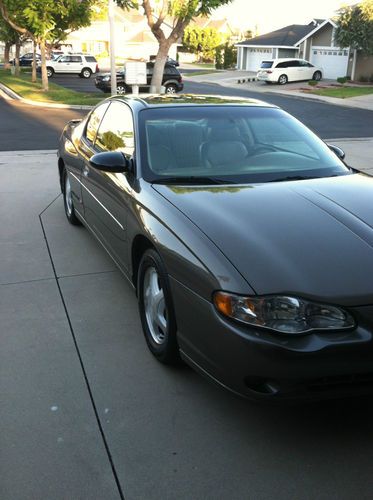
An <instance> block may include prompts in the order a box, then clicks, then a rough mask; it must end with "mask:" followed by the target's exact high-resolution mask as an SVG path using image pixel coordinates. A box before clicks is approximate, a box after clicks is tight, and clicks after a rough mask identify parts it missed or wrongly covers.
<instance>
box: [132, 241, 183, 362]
mask: <svg viewBox="0 0 373 500" xmlns="http://www.w3.org/2000/svg"><path fill="white" fill-rule="evenodd" d="M137 294H138V302H139V311H140V318H141V323H142V328H143V332H144V335H145V340H146V343H147V345H148V347H149V349H150V351H151V353H152V354H153V355H154V356H155V357H156V358H157V359H158V361H160V362H161V363H164V364H177V363H179V362H180V355H179V347H178V343H177V337H176V320H175V313H174V309H173V304H172V297H171V292H170V287H169V283H168V276H167V272H166V269H165V266H164V264H163V261H162V259H161V257H160V256H159V254H158V253H157V252H156V251H155V250H153V249H149V250H146V252H145V253H144V255H143V257H142V259H141V262H140V266H139V272H138V281H137Z"/></svg>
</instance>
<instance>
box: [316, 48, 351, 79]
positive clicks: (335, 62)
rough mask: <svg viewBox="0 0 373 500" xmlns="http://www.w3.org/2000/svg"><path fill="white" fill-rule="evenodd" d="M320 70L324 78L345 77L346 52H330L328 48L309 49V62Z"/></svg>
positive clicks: (335, 50) (334, 50)
mask: <svg viewBox="0 0 373 500" xmlns="http://www.w3.org/2000/svg"><path fill="white" fill-rule="evenodd" d="M310 62H311V63H312V64H314V65H315V66H319V67H320V68H322V70H323V71H322V73H323V77H324V78H333V79H335V78H338V77H340V76H346V75H347V65H348V50H337V49H333V50H331V49H330V47H324V48H317V49H315V48H313V47H312V48H311V61H310Z"/></svg>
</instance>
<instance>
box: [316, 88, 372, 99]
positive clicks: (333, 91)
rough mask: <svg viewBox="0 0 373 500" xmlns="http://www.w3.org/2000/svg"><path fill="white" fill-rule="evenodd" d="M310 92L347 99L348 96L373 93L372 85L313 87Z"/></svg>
mask: <svg viewBox="0 0 373 500" xmlns="http://www.w3.org/2000/svg"><path fill="white" fill-rule="evenodd" d="M311 93H312V94H317V95H325V96H327V97H339V98H340V99H347V98H348V97H357V96H359V95H367V94H373V87H335V88H328V89H315V90H313V91H312V92H311Z"/></svg>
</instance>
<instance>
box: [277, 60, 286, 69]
mask: <svg viewBox="0 0 373 500" xmlns="http://www.w3.org/2000/svg"><path fill="white" fill-rule="evenodd" d="M288 66H289V62H288V61H284V62H280V63H278V64H277V65H276V68H287V67H288Z"/></svg>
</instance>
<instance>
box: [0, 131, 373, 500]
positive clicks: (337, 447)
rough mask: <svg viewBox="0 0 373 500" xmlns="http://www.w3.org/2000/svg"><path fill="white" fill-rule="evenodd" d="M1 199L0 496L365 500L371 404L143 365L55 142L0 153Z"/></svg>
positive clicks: (130, 305)
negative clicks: (287, 400)
mask: <svg viewBox="0 0 373 500" xmlns="http://www.w3.org/2000/svg"><path fill="white" fill-rule="evenodd" d="M339 145H341V146H343V147H345V149H346V150H347V151H348V152H349V153H350V155H349V156H350V162H351V163H352V164H353V163H354V162H355V160H356V164H357V163H358V162H362V163H364V164H365V163H368V160H369V159H370V157H371V149H372V145H373V144H372V141H369V140H362V141H339ZM372 173H373V169H372ZM0 207H1V210H0V221H1V228H2V229H1V232H0V318H1V323H0V324H1V329H0V330H1V332H0V333H1V349H0V394H1V420H2V424H1V429H2V432H1V437H0V440H1V443H0V450H1V451H0V470H1V479H0V491H1V493H0V497H1V499H2V500H15V499H16V500H23V499H24V500H30V499H32V500H34V499H35V500H36V499H53V500H60V499H61V500H71V499H74V500H75V499H89V500H95V499H97V500H103V499H105V500H108V499H112V498H113V499H114V498H118V499H120V498H122V499H123V498H124V497H125V498H126V499H127V500H134V499H149V500H151V499H157V500H158V499H159V500H167V499H170V500H174V499H190V500H199V499H201V500H202V499H211V500H216V499H227V500H228V499H229V500H236V499H237V500H241V499H242V500H246V499H249V498H250V499H251V498H252V499H273V498H276V499H284V500H288V499H290V498H291V499H310V500H311V499H315V498H317V499H318V500H323V499H325V500H326V499H328V500H330V499H339V500H340V499H355V498H361V499H363V498H367V499H368V498H371V492H372V490H373V477H372V474H371V464H370V458H369V457H370V456H371V454H372V450H373V437H372V433H371V422H372V418H373V410H372V408H371V406H370V401H366V400H361V399H358V400H354V401H338V402H337V401H332V402H326V403H323V404H313V405H302V406H291V407H269V406H266V405H258V404H253V403H249V402H247V401H245V400H241V399H238V398H236V397H234V396H233V395H231V394H230V393H228V392H225V391H224V390H222V389H220V388H217V387H215V386H214V385H212V384H211V383H209V382H207V381H205V380H204V379H203V378H201V377H200V376H199V375H197V374H196V373H194V372H193V371H192V370H191V369H189V368H187V367H183V368H179V369H170V368H166V367H164V366H162V365H160V364H159V363H158V362H157V361H155V359H154V358H153V357H152V356H151V354H150V353H149V352H148V350H147V348H146V344H145V341H144V339H143V336H142V333H141V329H140V324H139V319H138V314H137V306H136V299H135V296H134V293H133V290H132V288H131V286H130V285H129V284H128V283H127V282H126V281H125V280H124V278H123V277H122V276H121V274H120V273H119V272H118V271H117V270H116V268H115V267H114V265H113V263H112V262H111V261H110V260H109V258H108V257H107V256H106V254H105V253H104V252H103V251H102V250H101V248H100V247H99V245H98V244H97V242H96V241H95V240H94V239H93V237H91V236H90V234H89V233H88V231H86V230H85V229H84V228H82V227H78V228H77V227H72V226H70V225H69V224H68V223H67V221H66V219H65V216H64V213H63V206H62V199H61V197H60V195H59V187H58V178H57V169H56V155H55V152H51V151H46V152H38V151H36V152H8V153H0Z"/></svg>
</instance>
